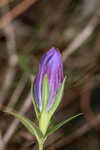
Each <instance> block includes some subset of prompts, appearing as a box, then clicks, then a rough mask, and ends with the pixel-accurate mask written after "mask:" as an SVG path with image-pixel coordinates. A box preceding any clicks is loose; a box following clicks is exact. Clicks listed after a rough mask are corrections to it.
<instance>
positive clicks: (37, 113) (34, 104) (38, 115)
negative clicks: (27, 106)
mask: <svg viewBox="0 0 100 150" xmlns="http://www.w3.org/2000/svg"><path fill="white" fill-rule="evenodd" d="M33 82H34V77H33V78H32V83H31V95H32V103H33V106H34V109H35V113H36V117H37V119H38V120H39V118H40V112H39V111H38V108H37V105H36V103H35V100H34V93H33Z"/></svg>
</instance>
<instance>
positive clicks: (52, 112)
mask: <svg viewBox="0 0 100 150" xmlns="http://www.w3.org/2000/svg"><path fill="white" fill-rule="evenodd" d="M65 80H66V77H65V78H64V80H63V83H62V85H61V87H60V89H59V91H58V93H57V95H56V98H55V100H54V104H53V106H52V108H51V109H50V111H49V112H48V113H49V116H50V117H51V116H52V115H53V114H54V112H55V111H56V109H57V107H58V106H59V104H60V102H61V99H62V95H63V90H64V84H65Z"/></svg>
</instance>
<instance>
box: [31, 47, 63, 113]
mask: <svg viewBox="0 0 100 150" xmlns="http://www.w3.org/2000/svg"><path fill="white" fill-rule="evenodd" d="M44 74H47V77H48V82H49V89H50V91H49V92H50V97H49V100H48V106H47V110H50V108H51V107H52V105H53V102H54V98H55V96H56V94H57V92H58V90H59V88H60V85H61V83H62V81H63V66H62V59H61V54H60V52H59V50H57V49H55V48H51V49H50V50H49V51H48V52H47V53H46V54H45V55H44V56H43V57H42V59H41V62H40V66H39V72H38V74H37V76H36V78H35V80H34V89H33V90H34V97H35V101H36V104H37V107H38V108H39V110H40V111H41V109H42V81H43V77H44Z"/></svg>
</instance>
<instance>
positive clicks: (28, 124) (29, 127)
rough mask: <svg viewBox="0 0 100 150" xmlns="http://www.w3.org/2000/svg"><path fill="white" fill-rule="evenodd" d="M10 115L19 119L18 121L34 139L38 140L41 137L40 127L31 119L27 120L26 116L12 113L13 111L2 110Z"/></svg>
mask: <svg viewBox="0 0 100 150" xmlns="http://www.w3.org/2000/svg"><path fill="white" fill-rule="evenodd" d="M4 112H6V113H8V114H10V115H12V116H14V117H15V118H17V119H19V121H20V122H21V123H22V124H23V125H24V126H25V127H26V128H27V130H28V131H29V132H30V133H31V134H32V135H33V136H35V137H36V139H37V140H38V141H40V140H41V139H42V138H43V134H42V132H41V131H40V129H39V128H38V127H37V126H36V125H35V123H33V122H32V121H31V120H29V119H28V118H26V117H24V116H22V115H20V114H17V113H14V112H10V111H4Z"/></svg>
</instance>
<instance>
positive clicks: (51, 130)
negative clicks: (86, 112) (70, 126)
mask: <svg viewBox="0 0 100 150" xmlns="http://www.w3.org/2000/svg"><path fill="white" fill-rule="evenodd" d="M80 115H82V113H80V114H77V115H75V116H73V117H70V118H68V119H66V120H64V121H62V122H60V123H58V124H57V125H56V126H54V127H52V128H51V129H49V130H48V131H47V133H46V135H45V136H46V137H47V136H49V135H51V134H52V133H54V132H55V131H56V130H58V129H59V128H60V127H62V126H63V125H64V124H66V123H68V122H70V121H71V120H73V119H75V118H76V117H78V116H80Z"/></svg>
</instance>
